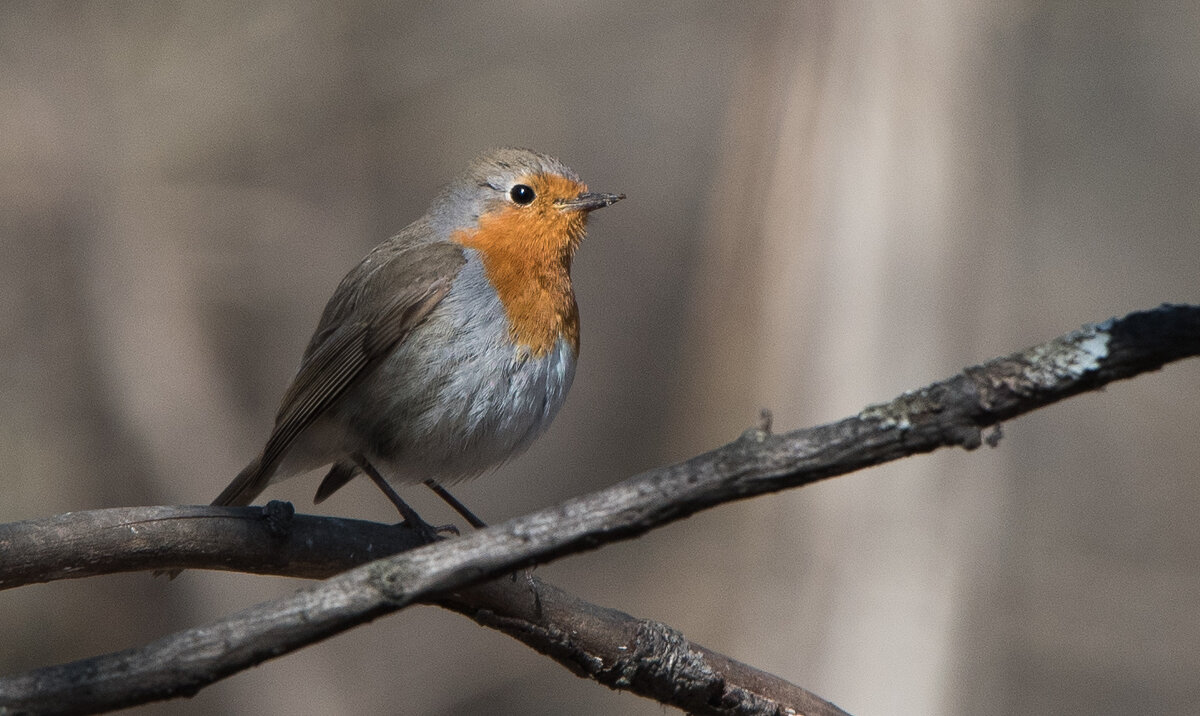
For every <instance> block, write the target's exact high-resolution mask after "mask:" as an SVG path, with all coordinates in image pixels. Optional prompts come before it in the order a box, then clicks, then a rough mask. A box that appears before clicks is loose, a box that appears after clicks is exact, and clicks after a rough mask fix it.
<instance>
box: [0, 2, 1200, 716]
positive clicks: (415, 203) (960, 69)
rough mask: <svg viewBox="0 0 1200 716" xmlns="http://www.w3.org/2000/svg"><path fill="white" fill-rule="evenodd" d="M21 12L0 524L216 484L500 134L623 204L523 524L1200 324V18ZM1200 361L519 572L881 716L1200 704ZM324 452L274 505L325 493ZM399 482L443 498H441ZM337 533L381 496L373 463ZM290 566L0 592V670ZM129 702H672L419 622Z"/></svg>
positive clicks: (588, 7)
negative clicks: (352, 290) (1105, 332)
mask: <svg viewBox="0 0 1200 716" xmlns="http://www.w3.org/2000/svg"><path fill="white" fill-rule="evenodd" d="M645 5H646V4H644V3H639V2H623V1H619V0H618V1H604V2H601V1H596V2H590V3H579V4H573V3H549V2H522V3H505V4H501V3H495V4H491V3H462V4H454V5H453V6H452V7H451V6H449V4H447V5H445V6H443V5H441V4H436V3H414V2H391V3H385V2H348V3H341V4H338V5H336V6H335V5H323V6H313V5H295V4H290V3H264V4H255V5H252V6H251V5H244V4H240V3H217V4H203V5H202V4H199V3H173V2H161V3H141V4H126V3H88V4H77V3H48V2H47V3H41V2H38V3H16V2H8V3H5V4H3V5H2V6H0V462H2V464H3V466H4V468H3V476H2V477H0V490H2V491H0V521H12V520H21V519H29V518H33V517H39V516H45V515H51V514H55V513H60V512H65V511H69V510H83V509H92V508H100V507H111V506H120V505H135V504H178V503H184V504H194V503H202V502H207V501H208V500H209V499H211V498H212V497H213V496H214V495H215V494H216V493H217V492H218V491H219V490H220V489H221V488H222V487H223V486H224V485H225V484H226V482H227V481H228V480H229V479H230V477H231V476H232V475H233V474H234V473H235V472H236V471H237V470H238V469H239V468H240V467H241V466H242V465H243V464H244V463H245V462H246V461H247V460H248V459H249V458H250V457H251V456H252V455H253V454H254V453H255V452H256V451H257V450H258V449H259V447H260V446H261V441H262V440H263V439H265V436H266V434H267V430H268V428H269V425H270V422H271V419H272V416H273V413H274V410H275V407H276V404H277V401H278V399H279V396H280V394H281V392H282V390H283V388H284V387H285V385H286V383H287V381H288V379H289V378H290V374H291V371H292V370H293V369H294V367H295V365H296V363H297V361H298V360H299V355H300V351H301V349H302V348H303V346H304V344H305V342H306V341H307V339H308V336H309V333H310V331H311V330H312V328H313V326H314V325H315V323H316V319H317V316H318V313H319V311H320V309H321V307H322V306H323V304H324V301H325V299H326V298H327V297H328V295H329V294H330V292H331V291H332V289H333V287H334V286H335V285H336V283H337V281H338V280H339V279H340V278H341V276H342V274H343V273H344V272H345V271H346V270H348V269H349V268H350V267H351V266H352V265H353V264H354V263H355V262H356V261H357V260H358V259H359V258H360V257H361V256H362V255H363V254H364V253H365V252H366V251H367V250H368V249H369V248H370V247H371V246H372V245H374V244H375V243H377V242H378V241H379V240H381V239H382V238H384V237H385V236H387V235H389V234H390V233H391V232H394V231H395V230H397V229H399V228H400V227H402V226H403V225H404V224H406V223H408V222H409V221H411V220H412V219H414V218H415V217H417V216H418V215H419V214H420V213H421V212H423V211H424V209H425V206H426V205H427V203H428V202H429V200H430V198H431V197H432V196H433V194H434V193H435V191H436V189H437V187H438V186H439V185H440V183H442V182H443V181H445V180H447V179H448V178H449V177H451V176H452V175H454V174H455V173H457V172H458V171H460V170H461V168H462V167H463V166H465V163H466V162H467V161H468V160H469V159H470V158H471V157H472V156H473V155H475V154H476V153H477V152H479V151H480V150H482V149H484V148H487V147H491V146H495V145H502V144H517V145H524V146H529V147H533V148H536V149H539V150H542V151H547V152H551V153H554V154H557V155H559V156H560V157H562V158H563V159H564V160H565V161H566V162H567V163H568V164H570V165H571V166H573V167H574V168H576V169H577V170H578V171H579V172H580V173H581V174H582V175H583V177H584V178H585V179H586V180H587V181H588V182H589V183H590V184H591V186H592V187H593V188H595V189H599V190H605V191H622V192H625V193H627V194H628V195H629V199H628V200H627V201H625V202H622V203H621V204H619V205H618V206H616V207H614V208H612V209H610V210H606V211H604V212H602V213H601V214H599V215H597V216H596V217H595V221H593V222H592V229H591V235H590V237H589V239H588V241H587V243H586V244H585V245H584V247H583V249H582V251H581V253H580V255H579V256H578V258H577V261H576V264H575V267H576V268H575V275H576V287H577V293H578V296H579V302H580V305H581V310H582V313H583V321H584V337H583V354H582V362H581V364H580V368H579V372H578V376H577V378H576V382H575V388H574V390H573V393H572V395H571V397H570V399H569V400H568V402H567V406H566V408H565V409H564V411H563V414H562V415H561V416H560V417H559V419H558V421H557V423H556V424H555V426H554V427H553V428H552V429H551V431H550V432H549V434H548V435H547V436H546V437H545V438H543V439H542V441H541V442H540V443H539V444H538V445H536V446H535V447H534V448H533V449H532V450H531V451H530V452H529V453H528V454H527V455H526V456H524V457H522V458H521V459H519V460H517V461H515V462H514V463H512V464H511V465H509V466H507V467H505V468H504V469H502V470H501V471H499V472H498V473H497V474H494V475H491V476H489V477H487V478H485V479H481V480H478V481H476V482H473V483H471V484H469V485H466V486H464V487H461V488H460V489H459V490H457V492H458V494H459V496H460V497H462V498H463V499H464V500H465V501H466V502H467V503H468V504H470V505H472V506H473V507H474V508H475V509H476V510H477V511H478V512H479V513H480V514H481V515H482V516H483V517H484V518H486V519H489V520H503V519H505V518H508V517H511V516H515V515H517V514H520V513H523V512H526V511H529V510H533V509H535V508H539V507H543V506H547V505H549V504H552V503H554V502H556V501H558V500H561V499H564V498H566V497H568V496H571V495H575V494H578V493H581V492H583V491H587V490H592V489H596V488H599V487H602V486H605V485H608V484H610V483H612V482H614V481H616V480H618V479H620V478H622V477H624V476H627V475H629V474H631V473H633V472H636V471H639V470H642V469H645V468H649V467H652V466H656V465H659V464H663V463H666V462H670V461H675V460H678V459H681V458H684V457H687V456H689V455H691V454H693V453H696V452H699V451H702V450H704V449H707V448H710V447H713V446H715V445H717V444H720V443H722V442H725V441H727V440H730V439H733V438H734V437H736V436H737V435H738V434H739V433H740V432H741V431H742V430H743V429H745V428H746V427H747V426H749V425H750V424H752V423H753V422H754V421H755V419H756V415H757V411H758V409H759V408H760V407H763V406H766V407H769V408H771V409H773V410H774V412H775V416H776V426H777V429H780V430H786V429H792V428H797V427H802V426H805V425H810V424H814V423H818V422H824V421H828V420H833V419H837V418H840V417H842V416H845V415H847V414H850V413H853V412H855V411H857V410H859V409H860V408H862V407H863V406H864V405H866V404H868V403H870V402H875V401H880V400H884V399H888V398H890V397H892V396H894V395H895V394H897V393H899V392H900V391H902V390H905V389H908V388H913V387H917V386H919V385H923V384H925V383H928V382H930V381H933V380H936V379H940V378H943V377H946V376H948V375H950V374H951V373H953V372H954V371H956V370H958V369H959V368H960V367H962V366H964V365H967V364H970V363H975V362H978V361H981V360H984V359H987V358H990V357H993V356H995V355H1000V354H1003V353H1007V352H1010V351H1012V350H1016V349H1018V348H1022V347H1025V346H1027V345H1030V344H1032V343H1036V342H1040V341H1042V340H1045V339H1048V338H1050V337H1052V336H1054V335H1057V334H1059V333H1062V332H1065V331H1067V330H1070V329H1072V328H1074V327H1076V326H1078V325H1079V324H1081V323H1084V322H1087V321H1093V320H1100V319H1104V318H1106V317H1108V316H1110V315H1115V314H1124V313H1126V312H1128V311H1131V310H1135V309H1140V308H1148V307H1152V306H1155V305H1157V304H1158V303H1160V302H1163V301H1184V302H1200V200H1198V199H1200V6H1198V5H1197V4H1196V3H1192V2H1176V3H1154V4H1152V5H1153V9H1151V8H1150V5H1151V4H1137V3H1121V2H1084V1H1082V0H1076V1H1075V2H1059V3H1035V2H1010V3H993V2H982V1H978V0H968V1H967V2H951V1H949V0H940V1H935V2H922V3H916V2H898V3H874V4H859V3H838V2H811V3H808V2H805V3H787V2H760V3H753V4H738V3H726V2H696V3H664V4H659V5H656V6H654V7H646V6H645ZM1198 406H1200V362H1197V361H1192V362H1191V363H1185V364H1182V365H1177V366H1172V367H1169V368H1168V369H1166V370H1165V371H1163V372H1162V373H1160V374H1155V375H1149V376H1144V377H1142V378H1139V379H1137V380H1134V381H1132V382H1129V383H1125V384H1121V385H1117V386H1113V387H1111V388H1110V389H1108V390H1107V391H1105V392H1104V393H1102V394H1094V395H1088V396H1084V397H1081V398H1079V399H1076V400H1073V401H1071V402H1070V403H1068V404H1064V405H1060V406H1056V407H1053V408H1051V409H1048V410H1045V411H1042V412H1040V413H1038V414H1036V415H1033V416H1031V417H1027V418H1024V419H1021V420H1018V421H1015V422H1013V423H1012V424H1009V425H1006V426H1005V439H1004V440H1003V441H1002V442H1001V444H1000V446H999V448H998V449H995V450H989V449H983V450H980V451H977V452H976V453H973V454H967V453H964V452H961V451H959V452H954V451H947V452H944V453H940V454H937V455H934V456H930V457H921V458H915V459H910V460H906V461H903V462H901V463H899V464H895V465H890V466H887V467H884V468H880V469H875V470H871V471H868V472H865V473H861V474H856V475H853V476H849V477H845V478H841V479H837V480H833V481H830V482H828V483H825V484H821V485H817V486H814V487H810V488H807V489H804V490H800V491H794V492H791V493H788V494H783V495H776V496H770V497H764V498H760V499H756V500H753V501H751V502H747V503H742V504H737V505H732V506H726V507H723V508H720V509H717V510H714V511H711V512H709V513H706V514H703V515H700V516H698V517H695V518H693V519H691V520H688V521H686V522H684V523H681V524H676V525H673V526H671V527H669V528H667V529H663V530H659V531H657V532H655V533H653V534H651V535H648V536H646V537H644V538H642V539H639V540H637V541H636V542H633V543H627V544H621V545H616V546H613V547H608V548H605V549H603V550H601V551H599V552H595V553H590V554H586V555H582V556H577V557H574V558H571V559H567V560H563V561H561V562H559V563H555V564H553V565H550V566H547V567H543V568H541V569H540V570H539V574H541V575H542V576H544V577H546V578H547V579H550V580H552V581H555V582H557V583H560V584H562V585H563V586H565V587H567V588H568V589H571V590H573V591H575V592H577V593H578V594H580V595H581V596H583V597H585V598H587V599H590V600H593V601H596V602H599V603H601V604H604V605H607V606H612V607H616V608H620V609H623V610H625V611H628V612H631V613H633V614H635V615H639V616H646V617H652V618H656V619H660V620H663V621H665V622H667V623H669V624H672V625H674V626H676V627H678V628H680V629H682V630H683V631H684V633H686V634H687V635H688V636H689V637H691V638H693V639H695V640H696V641H698V642H700V643H703V644H705V645H707V646H710V647H712V648H714V649H717V650H719V651H722V652H726V653H728V654H730V655H732V656H734V657H737V658H740V659H743V660H745V661H748V662H750V663H752V664H755V665H757V666H759V667H762V668H765V669H767V670H770V671H772V672H775V673H777V674H780V675H782V676H784V677H786V678H788V679H790V680H792V681H794V682H796V683H799V684H802V685H804V686H806V687H808V688H811V689H813V690H815V691H816V692H818V693H820V694H822V695H823V696H825V697H827V698H829V699H832V700H833V701H835V702H836V703H838V704H839V705H841V706H843V707H844V708H846V709H848V710H850V711H851V712H854V713H860V714H958V713H972V714H1025V713H1058V714H1125V713H1159V714H1184V713H1194V708H1195V703H1197V700H1200V617H1198V616H1197V615H1198V614H1200V557H1198V555H1200V520H1197V519H1196V518H1195V515H1196V513H1197V511H1198V510H1200V481H1198V480H1197V476H1198V475H1197V473H1198V471H1200V468H1198V465H1200V440H1198V439H1197V418H1198V416H1200V413H1198V411H1200V407H1198ZM318 480H319V475H313V476H311V477H308V478H302V479H297V480H294V481H290V482H286V483H283V484H280V485H278V486H275V487H274V488H272V489H271V490H270V491H269V492H268V494H267V497H270V498H279V499H288V500H292V501H294V502H295V503H296V504H297V506H298V507H299V508H300V509H302V510H310V509H312V507H311V502H310V500H311V496H312V493H313V491H314V490H315V488H316V485H317V482H318ZM423 492H424V491H421V490H411V489H410V490H408V491H407V492H406V495H411V496H412V497H413V499H414V503H415V505H416V506H417V508H418V509H420V510H422V511H423V512H424V513H425V514H426V515H427V516H428V517H429V518H430V519H431V520H433V521H435V522H436V521H439V520H441V521H445V520H448V519H450V515H449V514H446V513H445V510H444V508H442V507H441V506H439V505H437V504H435V503H436V500H434V499H433V498H432V497H431V496H426V495H425V494H423ZM322 511H328V512H331V513H335V514H342V515H351V516H359V517H366V518H373V519H380V520H394V519H395V516H394V515H392V514H391V513H390V512H389V509H388V508H387V506H386V504H385V503H384V501H383V500H382V499H380V498H379V496H378V495H377V494H375V492H374V491H373V489H372V488H371V487H370V485H368V484H366V483H365V482H364V483H363V484H360V485H354V486H352V487H350V488H348V489H347V490H345V491H344V493H339V494H338V495H337V497H336V498H334V499H333V500H331V501H330V502H329V503H327V504H325V505H322ZM299 584H300V583H299V582H290V581H286V580H279V579H267V578H259V577H252V576H247V575H236V574H219V573H201V572H189V573H187V574H185V576H183V577H182V578H181V579H179V580H177V581H175V582H173V583H168V582H166V581H163V580H153V579H151V578H150V577H149V576H148V575H141V574H138V575H127V576H119V577H110V578H101V579H91V580H84V581H80V582H76V583H71V582H59V583H56V584H50V585H45V586H38V587H27V588H23V589H18V590H14V591H8V592H3V593H0V669H2V670H3V671H4V672H11V671H14V670H19V669H26V668H31V667H34V666H37V665H42V664H48V663H52V662H58V661H62V660H66V659H72V658H78V657H82V656H86V655H91V654H95V653H99V652H103V651H108V650H112V649H116V648H121V647H126V646H130V645H135V644H139V643H142V642H145V641H147V640H150V639H152V638H154V637H156V636H159V635H162V634H164V633H167V632H169V631H172V630H176V629H180V628H183V627H186V626H189V625H194V624H197V623H201V622H203V621H205V620H210V619H214V618H216V617H218V616H220V615H223V614H226V613H228V612H230V611H232V610H236V609H238V608H240V607H242V606H245V605H248V604H251V603H254V602H256V601H259V600H262V599H266V598H268V597H271V596H273V595H279V594H284V593H287V592H288V591H289V590H292V589H294V588H296V587H297V586H298V585H299ZM141 711H142V712H147V713H159V712H162V713H172V714H174V713H187V714H190V713H196V714H199V713H222V712H223V713H247V714H249V713H261V714H307V713H314V714H315V713H365V714H385V713H400V712H403V713H414V714H460V713H462V714H469V713H489V714H559V713H573V714H607V713H630V714H658V713H661V711H662V710H661V708H660V707H659V706H657V705H656V704H653V703H651V702H649V701H644V700H641V699H639V698H637V697H633V696H629V695H626V694H618V693H614V692H610V691H608V690H606V689H604V688H603V687H599V686H597V685H595V684H591V683H588V682H584V681H581V680H579V679H577V678H575V677H574V676H571V675H570V674H568V673H567V672H565V671H564V670H562V669H561V668H559V667H558V666H555V665H552V664H551V663H550V662H548V661H546V660H545V659H542V658H540V657H539V656H537V655H536V654H533V653H532V652H530V651H528V650H527V649H525V647H523V646H521V645H519V644H517V643H516V642H514V641H511V640H509V639H507V638H506V637H503V636H500V635H497V634H495V633H493V632H488V631H484V630H481V629H479V628H477V627H475V626H474V625H473V624H471V623H469V622H468V621H466V620H465V619H463V618H461V617H459V616H456V615H452V614H448V613H443V612H441V611H439V610H437V609H433V608H421V609H414V610H410V611H407V612H405V613H402V614H400V615H397V616H393V617H390V618H386V619H383V620H381V621H379V622H376V623H374V624H371V625H369V626H366V627H363V628H359V629H357V630H355V631H353V632H351V633H349V634H346V635H343V636H341V637H338V638H336V639H333V640H331V641H329V642H326V643H323V644H321V645H319V646H317V647H315V648H311V649H307V650H305V651H303V652H301V653H299V654H296V655H293V656H288V657H286V658H283V659H279V660H276V661H272V662H269V663H267V664H266V665H264V666H261V667H259V668H257V669H254V670H252V671H251V672H248V673H245V674H242V675H239V676H236V677H234V678H231V679H228V680H227V681H225V682H222V683H221V684H219V685H217V686H215V687H212V688H209V689H206V690H204V691H203V692H202V693H200V694H199V695H198V696H196V697H195V698H194V699H192V700H190V701H179V702H173V703H170V704H165V705H159V706H154V707H148V708H146V709H142V710H141Z"/></svg>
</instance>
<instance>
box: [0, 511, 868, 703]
mask: <svg viewBox="0 0 1200 716" xmlns="http://www.w3.org/2000/svg"><path fill="white" fill-rule="evenodd" d="M419 544H420V540H419V538H418V537H416V536H415V535H414V534H413V533H412V532H411V531H409V530H405V529H398V528H396V527H395V526H393V525H384V524H379V523H376V522H365V521H361V520H346V519H339V518H335V517H316V516H312V515H294V514H293V513H292V510H291V505H288V504H287V503H282V502H271V503H268V504H267V506H266V507H262V508H259V507H123V508H114V509H107V510H95V511H91V512H75V513H68V514H65V515H59V516H56V517H50V518H46V519H42V520H30V521H27V522H16V523H12V524H6V525H0V589H8V588H13V587H18V586H22V585H25V584H32V583H36V582H48V581H52V580H56V579H70V578H78V577H88V576H93V575H98V574H112V573H116V572H131V571H143V570H148V569H154V568H156V567H160V566H162V565H164V564H171V565H177V566H187V567H188V568H193V569H195V568H208V569H229V570H236V571H245V572H256V573H262V574H279V575H285V576H292V577H310V578H324V577H329V576H332V575H334V574H337V573H338V572H342V571H344V570H346V569H350V568H351V567H355V566H358V565H360V564H362V563H363V562H366V561H368V560H371V559H376V558H378V557H381V556H384V555H388V554H393V553H397V552H400V551H403V550H407V549H412V548H413V547H415V546H418V545H419ZM430 601H431V602H432V603H435V604H439V605H441V606H443V607H446V608H447V609H452V610H454V611H457V612H459V613H461V614H464V615H466V616H468V617H470V618H472V619H474V620H475V621H476V622H477V623H479V624H482V625H484V626H487V627H490V628H492V629H497V630H499V631H502V632H504V633H506V634H508V635H510V636H512V637H513V638H515V639H518V640H519V641H521V642H523V643H525V644H526V645H528V646H529V647H531V648H533V649H534V650H536V651H539V652H541V653H543V654H546V655H547V656H549V657H551V658H553V659H554V660H555V661H557V662H559V663H560V664H562V665H563V666H565V667H567V668H568V669H569V670H570V671H572V672H573V673H575V674H577V675H579V676H583V677H586V678H591V679H595V680H596V681H599V682H600V683H602V684H606V685H607V686H610V687H612V688H616V689H623V690H627V691H632V692H634V693H637V694H640V695H643V696H648V697H650V698H653V699H655V700H657V701H660V702H662V703H666V704H672V705H675V706H679V707H680V708H684V709H687V710H689V711H691V712H693V713H721V714H745V715H746V716H749V715H750V714H763V715H764V716H766V715H772V714H777V713H786V709H787V708H788V707H793V708H796V707H799V712H800V713H805V714H814V715H826V716H836V715H838V714H844V712H843V711H841V710H840V709H838V708H837V707H836V706H834V705H833V704H830V703H828V702H826V701H823V700H822V699H820V698H819V697H817V696H815V695H814V694H811V693H809V692H808V691H805V690H804V689H801V688H800V687H798V686H795V685H793V684H791V683H789V682H787V681H785V680H783V679H780V678H779V677H777V676H773V675H771V674H768V673H766V672H763V671H760V670H758V669H755V668H754V667H752V666H748V665H746V664H743V663H741V662H738V661H736V660H733V659H730V658H729V657H726V656H723V655H721V654H718V653H716V652H713V651H711V650H709V649H706V648H704V647H702V646H699V645H697V644H693V643H691V642H689V641H687V640H686V639H684V638H683V637H682V635H680V634H678V633H677V632H675V631H674V630H672V629H671V628H670V627H668V626H666V625H663V624H659V623H657V622H652V621H649V620H644V619H637V618H635V617H632V616H630V615H628V614H625V613H623V612H619V611H617V610H614V609H607V608H605V607H601V606H598V605H595V604H590V603H588V602H585V601H583V600H581V599H578V598H576V597H573V596H571V595H570V594H567V593H566V592H564V591H562V590H561V589H559V588H557V587H555V586H553V585H551V584H548V583H546V582H543V581H542V580H540V579H538V578H536V577H533V576H532V575H530V576H529V577H528V578H522V579H518V580H513V579H511V578H509V577H507V576H505V577H500V578H499V579H496V580H493V581H491V582H485V583H483V584H479V585H476V586H474V587H469V588H467V589H463V590H459V591H457V592H453V593H450V594H444V595H438V596H436V597H435V598H433V599H432V600H430ZM52 668H54V669H58V670H59V671H58V672H57V676H58V677H60V678H61V681H60V682H58V683H53V684H52V683H50V679H51V675H50V674H49V673H47V674H45V678H43V679H41V680H39V681H37V682H24V685H25V686H29V687H30V688H31V689H32V687H34V686H35V685H36V688H37V692H36V693H33V692H32V690H30V692H29V693H25V694H22V693H20V692H18V691H13V690H10V688H11V685H12V684H13V683H16V684H17V685H18V687H20V686H22V682H20V681H19V679H20V677H13V678H12V679H0V711H3V708H4V707H5V706H7V707H9V708H29V709H34V710H36V711H38V712H43V711H46V710H49V709H60V710H64V711H77V710H80V709H95V708H100V707H107V706H109V705H110V702H106V703H97V702H96V701H95V700H94V696H93V694H91V693H88V694H77V693H76V692H74V691H73V690H72V685H73V684H74V683H75V682H76V681H77V678H76V677H77V673H76V671H75V668H73V667H72V666H71V665H66V666H63V667H52ZM43 671H45V670H43ZM126 688H128V685H126Z"/></svg>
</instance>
